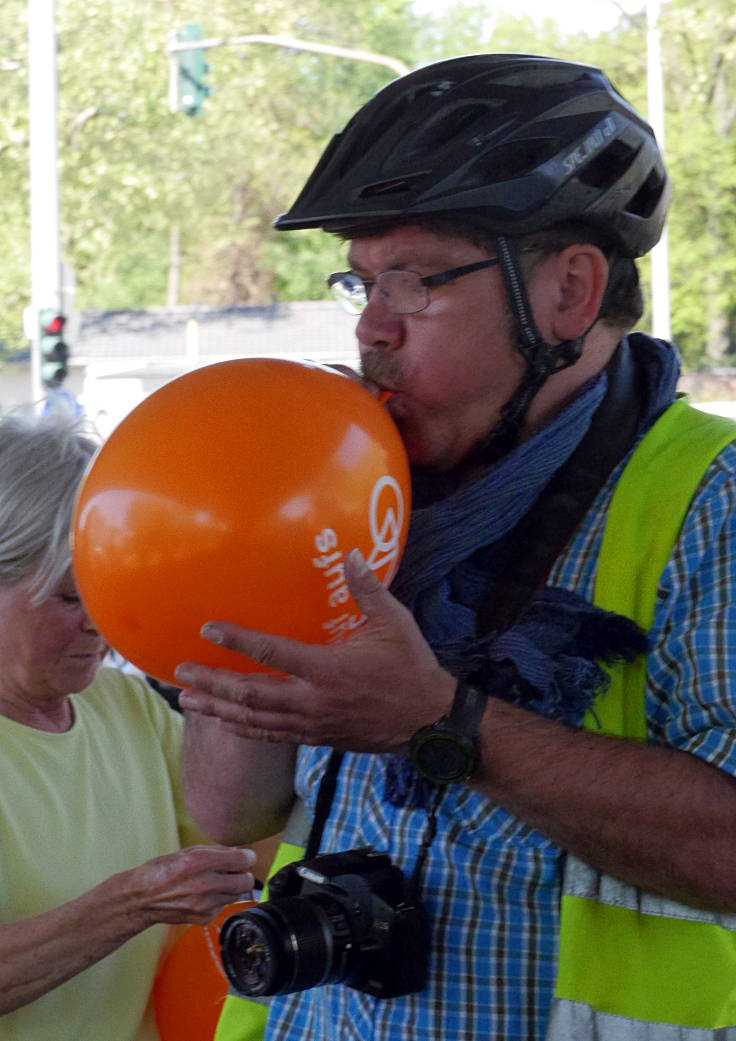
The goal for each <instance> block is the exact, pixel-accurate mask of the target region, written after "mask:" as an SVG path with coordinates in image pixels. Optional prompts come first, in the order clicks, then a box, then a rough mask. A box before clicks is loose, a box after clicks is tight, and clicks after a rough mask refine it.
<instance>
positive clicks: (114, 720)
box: [0, 668, 202, 1041]
mask: <svg viewBox="0 0 736 1041" xmlns="http://www.w3.org/2000/svg"><path fill="white" fill-rule="evenodd" d="M71 700H72V702H73V706H74V714H75V720H74V724H73V726H72V728H71V729H70V730H69V731H67V732H66V733H63V734H57V733H47V732H45V731H41V730H35V729H33V728H31V727H28V726H24V725H22V724H20V723H16V722H14V721H13V720H10V719H6V718H5V717H0V742H1V743H2V756H1V757H0V835H1V836H2V842H1V843H0V921H3V922H10V921H15V920H17V919H19V918H25V917H30V916H32V915H36V914H39V913H41V912H43V911H47V910H50V909H52V908H55V907H58V906H59V905H60V904H63V903H66V902H67V901H69V900H72V899H74V898H75V897H77V896H80V895H81V894H82V893H84V892H86V891H87V890H89V889H91V888H92V887H93V886H95V885H97V884H98V883H99V882H101V881H103V880H104V879H106V878H109V877H110V876H111V875H113V874H115V873H116V872H119V871H124V870H126V869H128V868H132V867H135V866H136V865H138V864H141V863H143V862H144V861H146V860H149V859H151V858H152V857H156V856H160V855H161V854H164V853H170V852H172V851H174V850H176V849H179V848H180V847H181V846H182V845H189V844H191V843H193V842H199V841H202V836H201V835H200V834H199V833H197V832H196V830H195V829H194V827H193V825H192V824H191V822H190V821H189V818H188V817H187V815H186V811H185V810H184V803H183V799H182V795H181V790H180V780H179V778H180V759H181V741H182V732H183V726H182V719H181V717H180V716H179V714H178V713H176V712H173V711H172V710H171V709H170V708H169V706H168V705H167V704H166V702H165V701H164V700H163V698H161V697H160V695H158V694H157V693H156V692H155V691H152V690H151V689H150V688H149V687H148V686H147V685H146V684H145V683H144V682H143V681H142V680H140V679H138V678H137V677H135V676H131V675H128V674H126V673H122V672H118V671H117V670H114V669H107V668H106V669H101V670H100V672H99V673H98V675H97V678H96V679H95V681H94V683H93V684H92V685H91V686H90V687H89V688H88V689H87V690H86V691H84V692H83V693H81V694H75V695H72V698H71ZM166 935H167V930H166V927H164V926H154V927H153V928H150V929H147V930H146V931H145V932H143V933H140V934H139V935H138V936H136V937H134V938H133V939H131V940H129V941H128V942H127V943H125V944H124V945H123V946H122V947H121V948H119V949H118V950H117V951H114V952H113V953H112V954H110V955H108V956H107V957H106V958H104V959H103V960H102V961H100V962H98V963H97V964H96V965H93V966H91V967H90V968H88V969H86V970H85V971H84V972H81V973H79V974H78V975H77V976H76V977H74V978H73V979H71V980H68V981H67V982H66V983H64V984H62V985H61V986H59V987H57V988H55V989H54V990H52V991H50V992H49V993H48V994H46V995H44V996H43V997H42V998H40V999H38V1000H37V1001H35V1002H33V1003H31V1004H30V1005H26V1006H25V1007H23V1008H20V1009H18V1010H16V1011H15V1012H11V1013H9V1014H8V1015H6V1016H2V1017H0V1039H1V1041H61V1039H65V1041H157V1039H158V1033H157V1031H156V1028H155V1025H154V1022H153V1014H152V1009H151V1007H150V1005H149V997H150V991H151V986H152V983H153V978H154V975H155V972H156V968H157V965H158V961H159V957H160V954H161V950H162V946H163V944H164V942H165V940H166ZM38 957H39V958H43V957H44V951H42V950H40V951H39V952H38Z"/></svg>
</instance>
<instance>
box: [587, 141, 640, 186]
mask: <svg viewBox="0 0 736 1041" xmlns="http://www.w3.org/2000/svg"><path fill="white" fill-rule="evenodd" d="M638 151H639V149H638V148H632V147H631V145H627V144H626V143H625V142H624V141H621V140H620V139H619V140H617V141H612V142H611V144H610V145H609V146H608V148H606V149H604V150H603V151H602V152H599V153H598V155H596V156H595V157H594V158H593V159H591V161H590V162H589V163H587V164H586V165H585V166H584V167H583V168H582V169H580V170H579V171H578V180H580V182H581V183H582V184H587V185H589V186H590V187H591V188H599V189H602V190H605V189H606V188H610V187H612V186H613V185H614V184H616V182H617V181H618V180H620V179H621V178H622V177H624V176H625V175H626V172H627V170H630V169H631V167H632V165H633V163H634V160H635V159H636V156H637V153H638Z"/></svg>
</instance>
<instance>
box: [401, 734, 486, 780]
mask: <svg viewBox="0 0 736 1041" xmlns="http://www.w3.org/2000/svg"><path fill="white" fill-rule="evenodd" d="M427 729H428V731H429V732H422V731H419V733H417V734H416V735H415V740H414V741H413V742H412V745H413V747H412V748H411V749H410V751H411V757H412V760H413V762H414V765H415V766H416V768H417V770H418V771H419V773H421V774H422V775H423V776H424V777H426V778H428V779H429V780H430V781H434V782H435V784H454V783H455V782H457V781H467V779H468V778H469V777H470V774H471V773H472V770H473V766H474V763H475V751H474V748H473V742H472V741H471V740H470V739H469V738H467V737H465V736H464V735H463V734H458V733H456V732H453V731H447V730H445V731H443V730H439V729H437V730H435V729H433V728H427Z"/></svg>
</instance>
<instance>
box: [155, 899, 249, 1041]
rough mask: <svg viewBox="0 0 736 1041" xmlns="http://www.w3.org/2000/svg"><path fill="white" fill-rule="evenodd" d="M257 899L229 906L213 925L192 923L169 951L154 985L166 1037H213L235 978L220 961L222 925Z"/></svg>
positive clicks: (203, 1040) (200, 1040)
mask: <svg viewBox="0 0 736 1041" xmlns="http://www.w3.org/2000/svg"><path fill="white" fill-rule="evenodd" d="M252 906H253V901H252V900H249V901H243V902H242V903H237V904H228V906H227V907H225V908H223V910H222V911H220V913H219V914H218V915H217V917H216V918H215V919H214V920H213V921H211V922H209V923H208V924H207V925H190V926H189V927H188V928H187V929H185V930H184V932H183V933H182V934H181V936H180V937H179V939H178V940H177V941H176V943H175V944H174V946H173V947H172V948H171V950H170V951H169V953H168V954H167V955H166V957H165V959H164V961H163V963H162V965H161V968H160V969H159V971H158V975H157V976H156V980H155V982H154V984H153V1007H154V1013H155V1017H156V1026H157V1027H158V1032H159V1035H160V1037H161V1041H210V1039H211V1038H213V1037H214V1036H215V1029H216V1027H217V1021H218V1019H219V1017H220V1012H221V1011H222V1004H223V1002H224V1000H225V997H226V996H227V992H228V987H229V982H228V978H227V976H226V975H225V970H224V969H223V967H222V961H221V960H220V927H221V926H222V924H223V922H224V921H225V919H226V918H229V916H230V915H231V914H237V912H238V911H242V910H244V908H246V907H252Z"/></svg>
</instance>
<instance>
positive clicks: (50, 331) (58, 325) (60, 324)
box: [41, 314, 66, 336]
mask: <svg viewBox="0 0 736 1041" xmlns="http://www.w3.org/2000/svg"><path fill="white" fill-rule="evenodd" d="M65 322H66V318H65V317H64V315H63V314H55V315H54V316H53V318H50V319H49V320H48V321H47V322H45V323H44V324H43V325H42V326H41V332H42V333H43V334H44V336H57V335H58V334H59V333H60V332H61V331H62V329H63V328H64V323H65Z"/></svg>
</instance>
